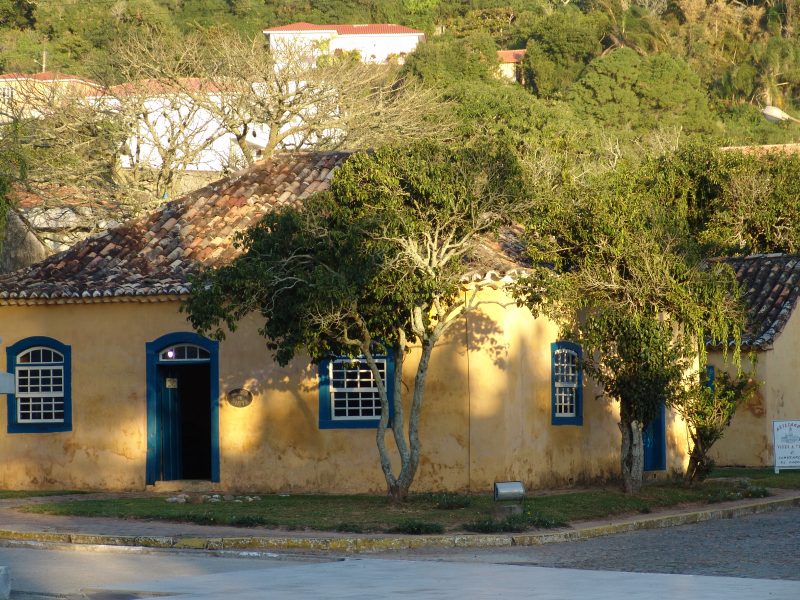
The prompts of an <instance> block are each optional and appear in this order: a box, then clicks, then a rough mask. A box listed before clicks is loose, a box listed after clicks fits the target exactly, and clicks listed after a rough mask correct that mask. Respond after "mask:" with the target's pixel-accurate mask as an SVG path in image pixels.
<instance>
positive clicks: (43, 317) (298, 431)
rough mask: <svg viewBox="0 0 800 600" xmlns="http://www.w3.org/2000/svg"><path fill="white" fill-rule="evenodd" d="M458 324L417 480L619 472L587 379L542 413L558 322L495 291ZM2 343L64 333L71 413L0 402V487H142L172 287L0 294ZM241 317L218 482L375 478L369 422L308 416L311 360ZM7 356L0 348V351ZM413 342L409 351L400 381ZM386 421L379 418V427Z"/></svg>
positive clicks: (426, 421)
mask: <svg viewBox="0 0 800 600" xmlns="http://www.w3.org/2000/svg"><path fill="white" fill-rule="evenodd" d="M484 298H485V299H486V300H490V301H492V302H494V303H492V304H487V305H485V306H483V307H482V308H481V310H480V311H479V312H476V313H472V314H470V315H469V317H468V318H467V319H466V320H465V321H464V322H463V323H459V324H457V325H456V326H455V327H454V328H453V329H452V330H451V332H450V334H449V335H448V336H447V337H446V339H444V340H443V341H442V342H441V343H440V345H439V346H438V347H437V348H436V349H435V350H434V354H433V357H432V360H431V368H430V373H429V376H428V380H427V384H426V397H425V406H424V409H423V422H422V425H421V439H422V443H423V458H422V461H421V465H420V469H419V472H418V476H417V480H416V483H415V485H414V490H416V491H425V490H462V491H476V492H488V491H489V490H490V489H491V484H492V482H494V481H496V480H503V479H521V480H523V481H524V482H525V484H526V487H528V488H529V489H541V488H545V487H553V486H562V485H569V484H573V483H580V482H584V481H590V480H594V479H603V478H606V477H609V476H615V475H616V474H617V473H618V472H619V466H618V460H619V458H618V456H619V441H620V434H619V430H618V428H617V420H618V410H617V407H616V406H615V405H612V404H609V403H607V402H606V401H604V400H598V399H595V396H596V395H597V392H596V390H595V389H594V388H593V387H592V386H591V385H587V386H586V388H585V391H584V412H583V414H584V417H583V422H584V424H583V426H580V427H578V426H552V425H551V424H550V343H551V342H552V341H554V340H555V339H556V333H557V331H556V328H555V326H554V325H553V324H552V323H551V322H549V321H547V320H546V319H534V318H533V316H532V315H531V314H530V312H529V311H527V310H526V309H522V308H518V307H516V306H515V305H513V303H512V302H510V300H509V298H508V297H507V296H506V295H505V294H504V293H503V292H501V291H487V292H485V293H484ZM0 322H1V323H2V324H3V327H2V329H3V331H2V333H3V345H4V346H8V345H11V344H14V343H16V342H17V341H19V340H21V339H23V338H26V337H30V336H34V335H46V336H49V337H53V338H55V339H57V340H59V341H60V342H62V343H64V344H68V345H70V346H71V348H72V364H73V367H72V389H73V394H72V397H73V403H72V405H73V428H72V431H71V432H66V433H47V434H41V433H26V434H7V433H5V432H6V427H7V423H6V419H7V414H6V410H2V411H0V432H2V433H0V456H3V463H2V466H0V487H3V488H18V489H22V488H47V487H50V488H106V489H142V488H144V487H145V461H146V445H147V444H146V431H147V415H146V359H145V344H146V343H147V342H150V341H153V340H155V339H156V338H159V337H161V336H162V335H165V334H167V333H172V332H176V331H190V328H189V326H188V324H187V323H186V322H185V315H182V314H180V313H178V311H177V303H175V302H161V303H148V304H140V303H108V304H88V305H87V304H66V305H46V306H24V307H18V306H5V307H0ZM256 329H257V320H255V319H252V320H246V321H245V322H243V323H242V324H241V325H240V327H239V329H238V331H237V332H236V333H234V334H232V335H230V336H229V337H228V339H227V340H225V341H224V342H222V344H221V345H220V352H219V359H220V386H219V388H220V393H221V394H224V393H225V392H227V391H229V390H232V389H235V388H240V387H245V388H247V389H249V390H251V391H252V392H253V394H254V400H253V402H252V404H250V405H249V406H247V407H245V408H236V407H233V406H231V405H230V404H228V403H227V402H226V401H224V400H222V401H221V402H220V410H219V417H220V439H219V444H220V463H221V464H220V473H221V483H220V485H219V487H220V488H222V489H230V490H237V489H238V490H253V491H265V492H269V491H292V492H299V491H326V492H381V491H383V489H384V485H385V484H384V481H383V475H382V473H381V471H380V467H379V464H378V460H377V449H376V447H375V433H374V430H371V429H342V430H320V429H319V426H318V421H319V399H318V386H317V376H316V367H314V366H312V365H310V364H308V363H307V362H306V361H303V360H301V359H297V360H295V361H294V362H293V363H292V364H291V365H290V366H289V367H287V368H282V367H280V366H278V365H277V364H276V363H275V362H274V361H273V360H272V359H271V356H270V354H269V352H268V351H267V349H266V346H265V343H264V340H263V339H262V338H260V337H259V336H258V335H257V333H256ZM0 354H1V356H0V361H2V368H3V370H5V352H2V353H0ZM415 361H416V358H415V355H414V354H413V353H412V355H411V357H410V358H409V359H407V364H406V375H405V382H406V385H407V386H408V389H409V393H408V395H407V397H410V395H411V394H410V391H411V389H412V387H413V373H414V372H415V368H416V363H415ZM389 437H391V434H390V435H389ZM667 438H668V442H667V443H668V453H667V458H668V470H672V471H681V470H682V469H683V468H684V466H685V461H686V432H685V426H684V425H683V423H682V422H680V421H676V420H675V419H674V418H672V417H671V416H670V417H668V434H667Z"/></svg>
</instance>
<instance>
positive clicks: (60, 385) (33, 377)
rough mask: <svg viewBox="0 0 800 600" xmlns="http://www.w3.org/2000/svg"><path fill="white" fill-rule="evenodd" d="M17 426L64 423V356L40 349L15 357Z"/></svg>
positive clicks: (29, 350)
mask: <svg viewBox="0 0 800 600" xmlns="http://www.w3.org/2000/svg"><path fill="white" fill-rule="evenodd" d="M15 375H16V398H17V422H18V423H63V422H64V355H63V354H61V353H60V352H56V351H55V350H53V349H51V348H46V347H43V346H39V347H35V348H29V349H27V350H25V352H22V353H20V354H18V355H17V366H16V368H15Z"/></svg>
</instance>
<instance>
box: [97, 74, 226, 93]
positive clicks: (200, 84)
mask: <svg viewBox="0 0 800 600" xmlns="http://www.w3.org/2000/svg"><path fill="white" fill-rule="evenodd" d="M220 89H221V86H220V85H219V84H217V83H216V82H214V81H211V80H209V79H202V78H200V77H184V78H183V79H181V80H180V81H178V82H172V81H162V80H159V79H140V80H138V81H131V82H128V83H121V84H119V85H114V86H111V87H110V88H108V89H107V90H102V91H101V92H99V93H98V95H101V94H102V95H111V96H118V97H123V96H133V95H139V94H152V95H159V94H174V93H179V92H182V91H187V92H206V93H209V94H213V93H216V92H219V91H220Z"/></svg>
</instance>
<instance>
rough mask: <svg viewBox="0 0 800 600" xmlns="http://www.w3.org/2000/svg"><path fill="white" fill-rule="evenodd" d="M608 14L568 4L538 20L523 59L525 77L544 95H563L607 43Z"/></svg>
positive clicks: (540, 94)
mask: <svg viewBox="0 0 800 600" xmlns="http://www.w3.org/2000/svg"><path fill="white" fill-rule="evenodd" d="M605 27H606V21H605V18H604V17H603V16H601V15H599V14H596V13H592V14H588V15H587V14H584V13H582V12H581V11H580V10H578V9H576V8H573V7H568V8H565V9H563V10H558V11H554V12H553V13H551V14H549V15H548V16H546V17H544V18H543V19H541V20H540V21H538V22H537V23H536V25H535V27H534V28H533V29H532V30H531V32H530V33H529V35H530V38H529V39H528V44H527V52H526V54H525V58H524V60H523V68H524V69H525V80H526V81H527V82H528V85H529V86H530V87H531V90H532V91H533V92H534V93H535V94H536V95H537V96H540V97H544V98H547V97H551V96H561V95H563V94H564V92H565V91H566V90H567V89H568V88H569V86H570V85H571V84H572V83H573V82H574V81H575V80H576V79H577V78H578V75H579V74H580V72H581V71H582V70H583V68H584V66H585V65H586V64H587V63H589V61H590V60H592V59H593V58H594V57H595V56H598V55H599V54H600V53H601V52H602V50H603V47H602V46H601V44H600V40H601V39H602V37H603V35H602V33H601V32H602V30H603V29H604V28H605Z"/></svg>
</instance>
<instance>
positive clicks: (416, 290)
mask: <svg viewBox="0 0 800 600" xmlns="http://www.w3.org/2000/svg"><path fill="white" fill-rule="evenodd" d="M523 192H524V185H523V179H522V173H521V170H520V168H519V165H518V164H517V162H516V160H515V159H514V155H513V153H512V152H509V151H508V150H507V149H505V148H502V147H494V146H484V147H476V148H474V149H451V148H448V147H446V146H442V145H439V144H433V143H417V144H414V145H411V146H407V147H403V148H391V147H389V148H382V149H378V150H376V151H375V152H372V153H361V154H356V155H354V156H352V157H351V158H350V159H349V160H348V161H347V162H346V163H345V164H344V165H343V166H342V167H341V168H340V169H339V170H338V171H337V173H336V175H335V176H334V179H333V181H332V184H331V189H330V191H329V192H325V193H321V194H316V195H314V196H313V197H311V198H310V199H309V200H308V201H306V202H305V204H304V206H303V207H301V208H287V209H284V210H281V211H280V212H275V213H270V214H268V215H266V216H265V217H264V219H263V220H262V221H261V222H260V223H258V224H257V225H256V226H255V227H253V228H252V229H250V230H249V231H248V232H247V233H246V234H245V235H243V236H242V237H241V238H240V240H239V243H240V244H241V246H242V249H243V250H244V254H243V255H242V256H241V257H240V258H238V259H236V260H235V261H234V262H233V263H232V264H230V265H228V266H224V267H221V268H220V269H218V270H216V271H205V272H203V273H201V274H200V275H199V276H198V277H196V278H195V279H194V281H193V284H192V292H191V294H190V297H189V299H188V300H187V302H186V304H185V308H186V310H187V311H188V313H189V318H190V320H191V322H192V325H193V326H194V327H195V328H196V329H198V330H199V331H202V332H206V333H211V334H213V335H215V336H216V337H222V336H224V333H225V332H224V326H225V325H227V327H228V328H229V329H233V328H234V327H235V326H236V324H237V322H238V321H239V320H240V319H242V318H243V317H244V316H245V315H247V314H250V313H260V314H261V316H262V318H263V321H264V324H263V325H262V327H261V329H260V332H261V334H262V335H263V336H264V337H265V338H267V342H268V345H269V347H270V348H272V349H273V350H274V351H275V356H276V358H277V360H278V362H279V363H281V364H286V363H287V362H288V361H290V360H291V359H292V358H293V357H294V356H295V355H297V354H298V353H301V352H303V353H308V354H309V355H310V356H311V359H312V360H314V361H317V360H320V359H323V358H325V357H328V356H330V355H348V356H359V355H363V356H364V357H365V360H366V362H367V365H368V366H369V368H370V369H371V370H372V373H373V376H374V377H375V379H376V381H377V382H378V388H379V394H380V397H381V406H382V411H381V420H380V424H379V426H378V430H377V446H378V450H379V455H380V462H381V466H382V468H383V472H384V476H385V478H386V483H387V488H388V491H389V494H390V495H391V497H392V498H394V499H397V500H401V499H404V498H405V497H406V495H407V494H408V490H409V487H410V486H411V483H412V482H413V479H414V476H415V473H416V470H417V467H418V466H419V459H420V450H421V441H420V437H419V422H420V413H421V410H422V405H423V399H424V396H425V385H424V384H425V378H426V374H427V369H428V364H429V361H430V358H431V353H432V351H433V348H434V347H435V346H436V344H437V342H438V341H439V339H441V336H442V335H444V333H445V332H446V331H447V330H448V329H449V328H450V327H451V326H452V325H453V324H454V323H456V322H457V321H458V319H459V317H460V316H461V315H463V314H464V313H465V312H467V311H468V310H471V309H473V308H474V307H475V306H476V305H477V304H479V299H478V296H477V294H476V293H475V292H470V293H468V294H464V293H463V291H462V290H461V287H460V282H461V278H462V277H463V276H464V275H465V273H466V272H467V270H469V269H471V268H473V267H472V263H471V260H470V259H474V255H473V251H474V250H475V248H476V246H477V245H478V244H479V243H480V242H481V240H483V239H484V236H487V235H492V234H493V233H494V232H496V231H497V229H498V228H499V227H500V226H501V225H502V224H503V223H507V222H508V221H509V220H512V219H514V218H516V217H519V216H520V214H521V212H522V211H524V203H523V201H522V199H523V198H524V195H523ZM412 344H414V345H416V346H417V347H418V349H419V350H418V352H419V362H418V363H417V370H416V376H415V381H414V386H413V392H412V394H413V398H412V400H411V402H410V411H409V413H408V418H406V416H405V415H406V412H405V411H406V410H407V404H404V402H403V396H404V391H403V390H404V389H406V388H405V387H404V385H403V380H402V377H403V372H404V370H403V364H404V360H405V356H406V354H407V353H409V352H410V351H411V347H412ZM377 352H381V353H384V352H392V353H393V356H394V360H395V378H394V381H384V380H383V379H381V376H380V374H379V373H378V369H377V366H376V364H375V359H374V353H377ZM389 386H391V387H392V388H393V389H394V398H395V401H394V423H393V424H392V435H393V437H394V441H395V447H396V448H397V453H398V455H399V464H400V471H399V473H395V469H394V467H393V461H392V456H391V453H390V451H389V449H388V448H387V446H386V444H385V439H384V438H385V435H386V432H387V428H388V425H389V421H388V419H389V404H388V396H387V392H386V390H387V388H388V387H389ZM434 400H435V398H434ZM394 462H395V464H397V462H398V461H394Z"/></svg>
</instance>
